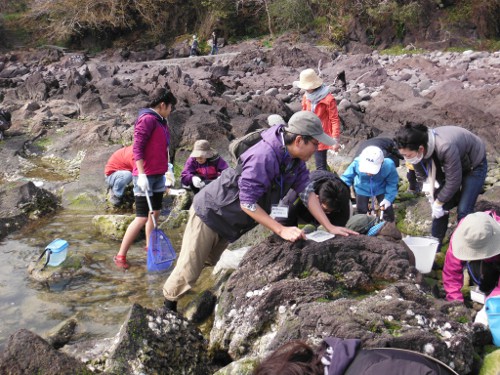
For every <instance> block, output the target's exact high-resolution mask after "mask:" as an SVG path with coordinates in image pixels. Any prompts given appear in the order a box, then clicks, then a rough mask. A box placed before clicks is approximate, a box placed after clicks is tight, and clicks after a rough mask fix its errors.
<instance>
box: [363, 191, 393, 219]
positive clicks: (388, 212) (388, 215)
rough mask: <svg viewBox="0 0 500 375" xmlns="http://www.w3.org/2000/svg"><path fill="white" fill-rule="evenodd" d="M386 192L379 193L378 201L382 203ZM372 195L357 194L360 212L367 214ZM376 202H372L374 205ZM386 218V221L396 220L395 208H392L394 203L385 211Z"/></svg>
mask: <svg viewBox="0 0 500 375" xmlns="http://www.w3.org/2000/svg"><path fill="white" fill-rule="evenodd" d="M384 196H385V195H384V194H380V195H377V197H376V198H377V202H378V203H379V204H380V202H382V201H383V200H384ZM369 200H370V197H367V196H364V195H359V194H356V211H357V213H358V214H366V213H367V212H368V201H369ZM374 204H375V202H372V205H374ZM384 220H385V221H394V209H393V208H392V204H391V206H390V207H389V208H387V209H386V210H385V211H384Z"/></svg>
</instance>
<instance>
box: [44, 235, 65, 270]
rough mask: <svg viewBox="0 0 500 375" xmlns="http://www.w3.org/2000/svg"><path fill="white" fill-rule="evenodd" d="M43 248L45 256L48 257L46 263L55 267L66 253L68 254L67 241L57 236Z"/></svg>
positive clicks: (63, 258)
mask: <svg viewBox="0 0 500 375" xmlns="http://www.w3.org/2000/svg"><path fill="white" fill-rule="evenodd" d="M45 250H46V253H45V254H46V255H45V256H46V257H47V258H48V263H47V265H49V266H52V267H57V266H58V265H60V264H61V263H62V262H64V260H65V259H66V255H67V254H68V242H67V241H65V240H61V239H60V238H57V239H55V240H54V241H52V242H51V243H49V244H48V245H47V247H46V248H45Z"/></svg>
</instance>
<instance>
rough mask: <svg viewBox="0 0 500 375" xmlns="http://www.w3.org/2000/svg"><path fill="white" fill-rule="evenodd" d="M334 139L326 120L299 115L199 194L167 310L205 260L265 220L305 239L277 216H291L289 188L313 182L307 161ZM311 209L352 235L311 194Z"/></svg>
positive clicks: (281, 232)
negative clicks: (286, 201)
mask: <svg viewBox="0 0 500 375" xmlns="http://www.w3.org/2000/svg"><path fill="white" fill-rule="evenodd" d="M319 142H321V143H324V144H327V145H333V144H334V143H335V141H334V140H333V139H332V138H330V137H329V136H327V135H326V134H325V133H324V132H323V127H322V126H321V120H320V119H319V117H318V116H316V115H315V114H314V113H312V112H310V111H300V112H297V113H295V114H294V115H293V116H292V117H291V118H290V121H289V122H288V125H286V124H277V125H274V126H272V127H271V128H269V129H267V130H265V131H263V132H262V140H261V141H259V142H258V143H257V144H255V145H254V146H252V147H250V148H249V149H248V150H247V151H245V152H244V153H243V154H242V155H241V157H240V160H239V165H238V167H237V168H236V169H233V168H228V169H226V170H224V171H223V172H222V174H221V176H220V178H218V179H217V180H215V181H214V182H212V183H211V184H210V185H207V186H206V187H205V188H204V189H203V190H201V191H200V192H199V193H198V194H197V195H196V196H195V198H194V201H193V206H192V207H191V210H190V216H189V221H188V223H187V225H186V229H185V231H184V237H183V240H182V248H181V253H180V256H179V259H178V261H177V264H176V266H175V268H174V270H173V271H172V274H171V275H170V276H169V278H168V279H167V281H166V282H165V285H164V286H163V295H164V296H165V299H166V300H165V305H164V306H165V308H168V309H171V310H174V311H175V310H176V309H177V300H178V299H179V298H180V296H181V295H182V294H184V293H186V292H187V291H188V290H189V289H191V287H192V286H193V284H194V283H195V282H196V280H197V279H198V277H199V275H200V273H201V271H202V269H203V266H204V264H205V262H207V263H209V264H215V263H216V262H217V261H218V260H219V258H220V256H221V254H222V252H223V251H224V250H225V248H226V246H227V244H228V243H229V242H234V241H236V240H237V239H238V238H240V237H241V236H242V235H243V234H244V233H246V232H248V231H249V230H251V229H252V228H254V227H255V226H256V225H257V224H262V225H264V226H265V227H266V228H269V229H270V230H272V231H273V232H274V233H276V234H277V235H278V236H280V237H281V238H283V239H285V240H287V241H292V242H294V241H297V240H299V239H305V234H304V232H303V231H302V230H300V229H299V228H297V227H286V226H283V225H282V224H280V223H279V222H278V221H276V220H275V219H274V218H286V217H287V215H288V209H289V207H288V206H285V205H283V204H280V203H281V199H282V198H283V197H284V196H285V194H286V193H287V191H288V190H289V189H294V190H295V191H296V192H297V193H301V192H302V191H303V190H304V188H305V187H306V186H307V184H308V183H309V172H308V170H307V168H306V164H305V162H306V161H307V160H309V158H310V157H311V156H312V155H313V154H314V152H315V151H316V149H317V147H318V143H319ZM309 210H310V212H311V213H312V215H313V216H314V217H315V218H316V220H317V221H318V222H319V223H320V224H322V225H324V226H325V228H327V230H329V231H330V232H331V233H334V234H339V235H344V236H348V235H349V234H356V232H353V231H351V230H349V229H346V228H342V227H335V226H333V225H332V224H331V223H330V221H329V220H328V218H327V217H326V215H325V213H324V212H323V210H322V209H321V205H320V202H319V200H318V197H317V196H316V195H315V194H314V193H313V192H312V193H311V194H310V197H309Z"/></svg>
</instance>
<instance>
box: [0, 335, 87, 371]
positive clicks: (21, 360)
mask: <svg viewBox="0 0 500 375" xmlns="http://www.w3.org/2000/svg"><path fill="white" fill-rule="evenodd" d="M0 373H2V374H6V375H7V374H8V375H14V374H19V375H21V374H44V375H66V374H67V375H73V374H91V371H90V370H89V369H87V368H86V367H85V365H84V364H83V363H82V362H80V361H79V360H77V359H75V358H72V357H70V356H68V355H67V354H64V353H60V352H58V351H57V350H55V349H54V348H53V347H52V346H51V345H50V344H49V343H48V342H46V341H45V340H44V339H42V338H41V337H40V336H37V335H35V334H34V333H32V332H30V331H28V330H26V329H21V330H19V331H17V332H15V333H14V334H13V335H11V336H10V337H9V340H8V341H7V344H6V349H5V351H4V352H3V354H2V356H1V358H0Z"/></svg>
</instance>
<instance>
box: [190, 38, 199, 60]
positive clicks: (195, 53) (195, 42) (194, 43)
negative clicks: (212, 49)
mask: <svg viewBox="0 0 500 375" xmlns="http://www.w3.org/2000/svg"><path fill="white" fill-rule="evenodd" d="M189 56H191V57H192V56H198V37H197V36H196V35H193V41H192V42H191V52H190V54H189Z"/></svg>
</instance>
